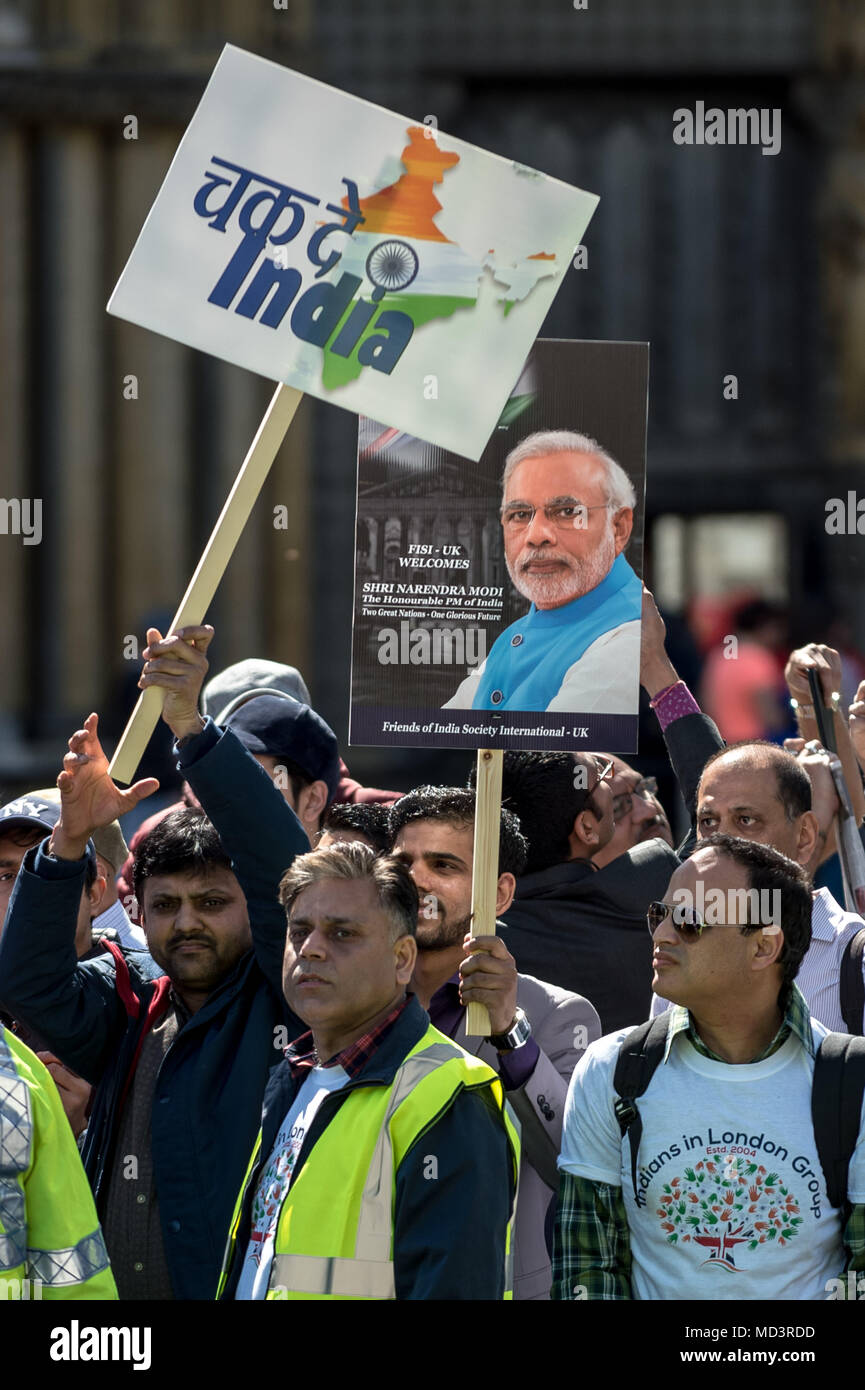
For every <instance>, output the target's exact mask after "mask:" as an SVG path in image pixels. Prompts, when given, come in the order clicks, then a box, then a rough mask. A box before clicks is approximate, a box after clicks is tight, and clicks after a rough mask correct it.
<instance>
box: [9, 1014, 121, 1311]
mask: <svg viewBox="0 0 865 1390" xmlns="http://www.w3.org/2000/svg"><path fill="white" fill-rule="evenodd" d="M67 1298H76V1299H116V1298H117V1288H116V1286H115V1283H114V1276H113V1275H112V1273H111V1267H110V1265H109V1263H108V1253H107V1251H106V1249H105V1242H104V1241H103V1239H102V1232H101V1230H100V1229H99V1221H98V1219H97V1216H96V1207H95V1206H94V1203H93V1196H92V1193H91V1191H90V1187H89V1185H88V1182H87V1178H86V1177H85V1175H84V1169H83V1168H82V1166H81V1159H80V1158H79V1156H78V1149H77V1147H76V1144H75V1139H74V1138H73V1135H72V1130H71V1129H70V1128H69V1121H68V1120H67V1119H66V1115H65V1113H64V1111H63V1105H62V1102H61V1100H60V1095H59V1093H58V1091H57V1088H56V1086H55V1085H54V1082H53V1081H52V1079H51V1076H50V1074H49V1073H48V1071H47V1070H46V1068H45V1067H44V1066H43V1065H42V1063H41V1062H40V1061H39V1059H38V1058H37V1057H36V1056H35V1055H34V1053H32V1052H31V1051H30V1049H29V1047H25V1045H24V1044H23V1043H22V1042H20V1041H19V1040H18V1038H16V1037H15V1036H14V1035H13V1034H12V1033H10V1032H9V1031H8V1030H7V1029H6V1028H3V1027H2V1026H0V1299H43V1300H45V1301H46V1302H48V1301H49V1300H52V1299H55V1300H56V1299H67Z"/></svg>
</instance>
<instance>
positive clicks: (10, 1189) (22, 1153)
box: [0, 1029, 33, 1274]
mask: <svg viewBox="0 0 865 1390" xmlns="http://www.w3.org/2000/svg"><path fill="white" fill-rule="evenodd" d="M32 1144H33V1120H32V1116H31V1111H30V1092H29V1090H28V1089H27V1086H26V1084H25V1082H24V1081H22V1079H21V1077H20V1076H19V1075H18V1069H17V1067H16V1066H15V1058H14V1057H13V1056H12V1053H11V1051H10V1049H9V1046H8V1044H7V1042H6V1037H5V1032H4V1030H3V1029H0V1272H2V1273H3V1274H8V1273H9V1271H10V1270H13V1269H17V1268H18V1267H19V1266H21V1265H23V1264H24V1262H25V1260H26V1256H27V1212H26V1207H25V1203H24V1187H23V1175H24V1174H25V1173H26V1172H27V1170H28V1168H29V1167H30V1150H31V1147H32Z"/></svg>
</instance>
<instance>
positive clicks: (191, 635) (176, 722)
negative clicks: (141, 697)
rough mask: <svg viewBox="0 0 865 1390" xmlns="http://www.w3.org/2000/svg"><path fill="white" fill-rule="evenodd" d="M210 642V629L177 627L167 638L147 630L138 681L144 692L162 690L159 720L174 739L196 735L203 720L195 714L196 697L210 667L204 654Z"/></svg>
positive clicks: (207, 627)
mask: <svg viewBox="0 0 865 1390" xmlns="http://www.w3.org/2000/svg"><path fill="white" fill-rule="evenodd" d="M212 639H213V628H212V627H209V626H204V627H181V628H178V630H177V632H173V633H172V634H171V636H170V637H163V636H162V635H161V633H160V632H159V630H158V628H155V627H149V628H148V629H147V642H148V645H147V646H146V647H145V648H144V651H143V652H142V656H143V657H144V658H145V662H144V669H143V670H142V672H141V678H140V680H139V682H138V684H139V685H140V687H141V689H142V690H144V689H145V688H146V687H147V686H148V685H156V686H159V687H160V688H161V689H163V690H164V691H165V696H164V698H163V705H162V718H163V719H164V720H165V722H166V724H167V725H168V727H169V728H170V729H171V732H172V733H173V734H174V737H175V738H186V737H187V736H188V735H189V734H198V733H200V732H201V730H202V729H203V728H204V721H203V719H202V718H201V715H200V714H199V713H198V697H199V695H200V694H201V687H202V685H203V684H204V677H205V676H206V675H207V671H208V667H209V665H210V663H209V661H208V660H207V657H206V656H205V652H206V651H207V648H208V647H209V646H210V643H211V641H212Z"/></svg>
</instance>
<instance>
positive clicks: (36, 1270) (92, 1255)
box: [27, 1226, 108, 1289]
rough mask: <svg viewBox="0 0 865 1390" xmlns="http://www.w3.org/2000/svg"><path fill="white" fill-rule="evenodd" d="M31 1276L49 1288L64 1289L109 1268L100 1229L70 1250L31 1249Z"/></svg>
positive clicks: (28, 1260) (29, 1268)
mask: <svg viewBox="0 0 865 1390" xmlns="http://www.w3.org/2000/svg"><path fill="white" fill-rule="evenodd" d="M27 1264H28V1273H29V1275H30V1277H31V1278H33V1279H41V1280H42V1283H43V1284H44V1285H45V1287H46V1288H51V1289H61V1288H65V1287H66V1286H67V1285H69V1284H84V1283H85V1282H86V1281H87V1280H88V1279H92V1278H93V1275H94V1274H99V1273H100V1271H101V1270H103V1269H107V1268H108V1251H107V1250H106V1248H105V1241H104V1240H103V1239H102V1232H101V1231H100V1229H99V1227H98V1226H97V1227H96V1230H95V1231H91V1233H90V1235H89V1236H84V1237H83V1238H82V1239H81V1240H79V1242H78V1244H77V1245H73V1246H70V1248H69V1249H68V1250H32V1249H30V1250H28V1251H27Z"/></svg>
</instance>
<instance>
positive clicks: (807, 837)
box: [796, 811, 820, 868]
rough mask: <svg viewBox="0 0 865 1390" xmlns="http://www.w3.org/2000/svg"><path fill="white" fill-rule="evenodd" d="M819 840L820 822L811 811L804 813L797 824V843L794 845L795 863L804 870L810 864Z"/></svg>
mask: <svg viewBox="0 0 865 1390" xmlns="http://www.w3.org/2000/svg"><path fill="white" fill-rule="evenodd" d="M819 838H820V822H819V821H818V819H817V817H816V816H815V815H814V812H813V811H806V812H805V813H804V815H803V816H802V818H801V820H800V822H799V842H798V844H797V845H796V863H797V864H801V865H802V867H803V868H804V867H805V865H806V864H810V862H811V859H812V858H813V856H814V853H815V851H816V849H817V841H818V840H819Z"/></svg>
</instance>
